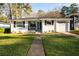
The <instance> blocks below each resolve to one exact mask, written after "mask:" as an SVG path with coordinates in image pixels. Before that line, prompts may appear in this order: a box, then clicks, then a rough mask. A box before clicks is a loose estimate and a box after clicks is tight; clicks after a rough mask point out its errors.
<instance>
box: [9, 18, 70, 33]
mask: <svg viewBox="0 0 79 59" xmlns="http://www.w3.org/2000/svg"><path fill="white" fill-rule="evenodd" d="M70 20H71V19H70V18H49V17H40V18H39V17H28V18H20V19H17V20H16V19H12V20H10V24H11V33H28V32H31V31H32V32H41V33H49V32H69V31H70Z"/></svg>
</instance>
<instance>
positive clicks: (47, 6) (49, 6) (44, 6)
mask: <svg viewBox="0 0 79 59" xmlns="http://www.w3.org/2000/svg"><path fill="white" fill-rule="evenodd" d="M30 5H31V6H32V10H33V11H37V10H44V11H49V10H55V9H57V10H59V9H61V7H62V6H69V5H70V4H69V3H31V4H30Z"/></svg>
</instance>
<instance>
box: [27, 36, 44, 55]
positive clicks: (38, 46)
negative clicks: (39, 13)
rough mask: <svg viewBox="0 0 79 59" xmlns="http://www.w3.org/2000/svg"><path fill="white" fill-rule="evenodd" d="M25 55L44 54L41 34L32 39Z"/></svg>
mask: <svg viewBox="0 0 79 59" xmlns="http://www.w3.org/2000/svg"><path fill="white" fill-rule="evenodd" d="M27 56H45V54H44V50H43V45H42V39H41V36H39V35H38V36H37V37H36V38H35V39H34V41H33V43H32V45H31V48H30V49H29V51H28V54H27Z"/></svg>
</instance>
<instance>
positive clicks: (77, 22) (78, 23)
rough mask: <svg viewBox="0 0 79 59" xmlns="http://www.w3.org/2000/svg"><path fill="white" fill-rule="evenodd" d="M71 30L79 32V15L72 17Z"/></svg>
mask: <svg viewBox="0 0 79 59" xmlns="http://www.w3.org/2000/svg"><path fill="white" fill-rule="evenodd" d="M70 18H71V20H70V30H79V15H78V13H75V14H72V15H71V16H70Z"/></svg>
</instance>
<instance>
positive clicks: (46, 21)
mask: <svg viewBox="0 0 79 59" xmlns="http://www.w3.org/2000/svg"><path fill="white" fill-rule="evenodd" d="M53 23H54V21H53V20H45V25H53Z"/></svg>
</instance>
